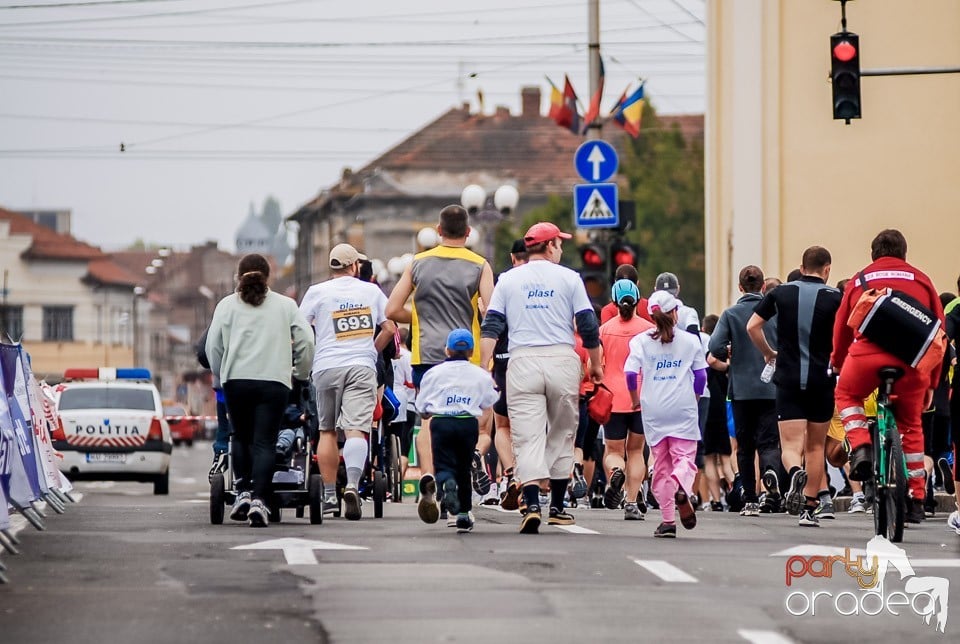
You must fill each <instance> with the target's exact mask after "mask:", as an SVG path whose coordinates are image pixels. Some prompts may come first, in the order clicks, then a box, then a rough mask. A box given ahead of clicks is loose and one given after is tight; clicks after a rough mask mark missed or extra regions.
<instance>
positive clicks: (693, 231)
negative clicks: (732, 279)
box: [620, 102, 706, 313]
mask: <svg viewBox="0 0 960 644" xmlns="http://www.w3.org/2000/svg"><path fill="white" fill-rule="evenodd" d="M642 122H643V125H644V129H642V130H641V131H640V137H639V138H637V139H632V138H631V139H628V144H627V146H626V150H625V154H624V155H623V156H624V158H623V159H622V160H621V164H620V172H621V174H622V176H623V177H625V178H626V180H627V183H628V185H629V189H628V191H627V192H628V195H627V196H624V197H623V198H628V199H633V200H634V203H635V205H636V212H637V225H636V229H635V230H633V231H630V232H629V233H628V235H627V237H628V239H630V241H633V242H635V243H637V244H639V245H640V247H641V249H642V251H643V252H641V257H640V260H639V262H638V263H639V266H638V267H637V270H638V271H639V273H640V283H641V286H644V285H648V286H647V288H645V289H644V291H645V292H649V290H652V287H653V281H654V279H656V276H657V275H658V274H659V273H661V272H663V271H670V272H672V273H676V274H677V277H679V278H680V287H681V289H680V290H681V299H683V301H684V302H685V303H686V304H688V305H690V306H693V307H694V308H696V309H697V310H699V311H703V304H704V301H705V290H706V289H705V285H704V192H703V190H704V159H703V145H702V143H701V142H699V141H687V140H686V139H684V137H683V134H682V133H681V132H680V129H679V127H678V126H676V125H674V126H673V127H672V128H669V129H667V128H663V127H661V124H660V123H661V122H660V120H659V119H658V118H657V115H656V112H655V111H654V109H653V108H652V107H651V106H650V103H649V102H648V103H647V104H646V105H645V107H644V114H643V121H642ZM704 313H706V312H704Z"/></svg>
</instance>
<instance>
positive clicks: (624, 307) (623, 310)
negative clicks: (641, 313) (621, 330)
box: [617, 299, 637, 322]
mask: <svg viewBox="0 0 960 644" xmlns="http://www.w3.org/2000/svg"><path fill="white" fill-rule="evenodd" d="M617 310H618V311H620V319H621V320H623V321H624V322H627V321H628V320H632V319H633V316H634V314H635V313H636V312H637V303H636V302H634V301H633V300H630V299H624V300H623V301H622V302H618V303H617Z"/></svg>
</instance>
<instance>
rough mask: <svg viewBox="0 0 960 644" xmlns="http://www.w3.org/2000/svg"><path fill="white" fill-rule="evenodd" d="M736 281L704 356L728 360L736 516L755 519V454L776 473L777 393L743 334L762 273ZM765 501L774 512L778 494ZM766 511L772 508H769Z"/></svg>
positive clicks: (746, 271) (749, 271)
mask: <svg viewBox="0 0 960 644" xmlns="http://www.w3.org/2000/svg"><path fill="white" fill-rule="evenodd" d="M739 281H740V292H741V293H743V296H741V297H740V299H739V300H737V303H736V304H735V305H734V306H732V307H730V308H728V309H727V310H726V311H724V312H723V313H722V314H721V315H720V321H719V322H717V328H716V329H715V330H714V332H713V335H712V336H710V353H711V355H712V356H713V358H714V360H717V361H720V362H722V361H724V360H727V358H728V356H729V362H730V364H729V367H728V370H727V373H728V374H729V377H730V381H729V395H730V400H731V403H732V408H733V418H734V425H735V431H736V439H737V464H738V471H739V474H740V478H741V481H742V482H743V501H744V506H743V509H742V510H741V511H740V514H741V515H742V516H759V514H760V503H759V497H758V496H757V475H756V470H755V465H754V461H755V458H756V455H757V454H759V455H760V471H761V472H762V473H765V472H767V471H773V472H779V471H780V468H781V467H782V465H781V463H780V438H779V436H778V433H777V406H776V402H775V400H776V395H777V391H776V386H775V385H774V384H773V383H765V382H762V381H761V380H760V372H761V371H763V366H764V364H765V363H764V359H763V354H761V353H760V351H759V350H758V349H757V347H756V346H754V344H753V342H752V341H751V340H750V337H749V336H748V335H747V320H748V319H750V316H751V315H753V311H754V309H755V308H756V306H757V304H759V303H760V300H761V299H762V298H761V297H760V289H761V287H762V286H763V271H761V270H760V269H759V268H758V267H756V266H745V267H744V268H743V269H742V270H741V271H740V278H739ZM764 333H765V334H766V335H767V341H768V343H769V344H770V345H771V346H775V345H776V331H775V330H774V329H772V328H765V329H764ZM768 479H769V477H768ZM769 482H773V481H769ZM767 499H775V500H776V504H777V506H778V507H777V509H779V504H780V499H779V491H778V490H776V489H775V488H771V489H768V490H767ZM770 503H771V504H772V503H773V501H772V500H771V501H770ZM768 509H771V510H772V509H773V507H772V505H771V507H769V508H768Z"/></svg>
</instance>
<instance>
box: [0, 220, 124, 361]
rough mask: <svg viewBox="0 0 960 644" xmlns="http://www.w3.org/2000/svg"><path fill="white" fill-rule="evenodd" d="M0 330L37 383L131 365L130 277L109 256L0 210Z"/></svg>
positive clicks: (88, 245) (33, 222) (63, 234)
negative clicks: (74, 370)
mask: <svg viewBox="0 0 960 644" xmlns="http://www.w3.org/2000/svg"><path fill="white" fill-rule="evenodd" d="M0 261H2V266H3V276H2V277H3V290H2V291H0V294H2V299H0V324H2V327H3V328H2V334H3V339H4V341H21V342H22V343H23V345H24V347H25V348H26V349H27V351H28V352H29V353H30V356H31V359H32V363H33V369H34V371H35V372H36V373H37V374H39V375H40V376H51V377H54V376H59V375H61V374H62V372H63V370H64V369H65V368H68V367H70V366H129V365H132V364H133V358H134V350H133V347H134V344H135V332H134V328H135V327H136V310H135V307H134V287H135V286H136V285H137V276H136V275H135V274H133V273H132V272H131V271H129V270H127V269H126V268H124V267H123V266H121V265H120V264H118V263H116V262H115V261H114V260H113V259H112V258H111V256H110V255H109V254H107V253H104V252H103V251H102V250H100V249H99V248H97V247H96V246H91V245H90V244H87V243H84V242H82V241H80V240H78V239H76V238H74V237H73V236H71V235H69V234H66V233H59V232H56V231H55V230H53V229H51V228H48V227H47V226H44V225H42V224H40V223H37V222H36V221H35V220H34V219H33V218H31V217H28V216H25V215H21V214H19V213H16V212H13V211H10V210H5V209H2V208H0Z"/></svg>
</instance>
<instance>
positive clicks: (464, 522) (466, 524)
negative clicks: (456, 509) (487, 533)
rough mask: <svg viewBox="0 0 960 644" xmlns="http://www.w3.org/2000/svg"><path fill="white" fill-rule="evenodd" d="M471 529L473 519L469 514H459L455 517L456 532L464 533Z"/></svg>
mask: <svg viewBox="0 0 960 644" xmlns="http://www.w3.org/2000/svg"><path fill="white" fill-rule="evenodd" d="M472 531H473V519H471V518H470V514H469V513H466V514H461V515H460V516H458V517H457V534H465V533H467V532H472Z"/></svg>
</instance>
